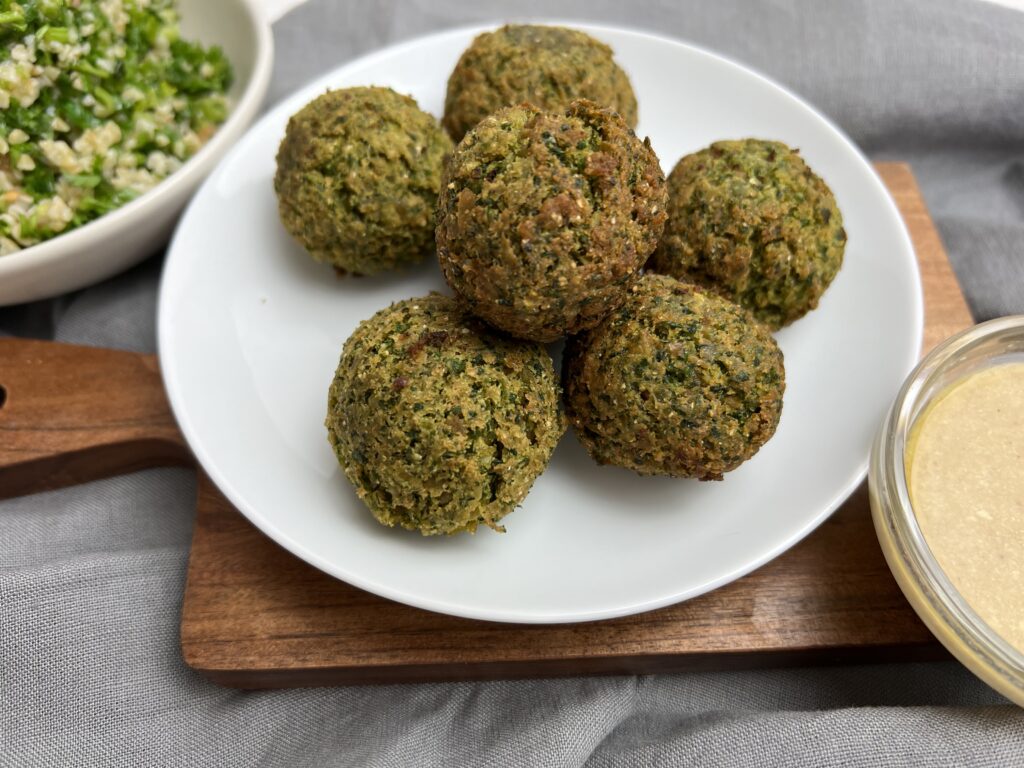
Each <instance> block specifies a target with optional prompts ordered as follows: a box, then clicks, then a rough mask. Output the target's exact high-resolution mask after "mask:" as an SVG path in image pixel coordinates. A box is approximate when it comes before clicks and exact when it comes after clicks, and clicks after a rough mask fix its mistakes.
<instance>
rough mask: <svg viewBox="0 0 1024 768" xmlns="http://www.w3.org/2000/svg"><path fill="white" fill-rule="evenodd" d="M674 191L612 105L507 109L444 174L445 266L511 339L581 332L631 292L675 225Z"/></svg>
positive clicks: (440, 238)
mask: <svg viewBox="0 0 1024 768" xmlns="http://www.w3.org/2000/svg"><path fill="white" fill-rule="evenodd" d="M665 194H666V192H665V178H664V175H663V174H662V172H661V166H660V165H659V164H658V158H657V156H655V154H654V151H653V150H652V149H651V145H650V142H649V141H642V142H641V141H640V140H639V139H637V138H636V136H635V135H634V134H633V131H632V130H631V129H630V128H629V127H628V126H627V125H626V124H625V123H624V122H622V118H620V117H619V116H618V115H616V114H615V113H614V112H612V111H611V110H608V109H604V108H601V107H599V106H597V105H596V104H594V103H593V102H591V101H575V102H573V103H572V104H571V105H569V107H568V108H567V109H565V110H564V111H562V112H541V111H540V110H538V109H537V108H535V107H533V106H531V105H529V104H522V105H520V106H517V107H508V108H506V109H502V110H499V111H498V112H496V113H495V114H493V115H491V116H490V117H487V118H485V119H484V120H483V121H482V122H481V123H480V124H479V125H478V126H477V127H476V128H474V129H473V130H472V131H470V132H469V133H467V134H466V136H465V138H464V139H463V140H462V141H461V142H460V143H459V145H458V146H457V147H456V149H455V152H454V153H452V157H451V160H450V161H449V162H448V164H447V166H446V167H445V175H444V179H443V182H442V189H441V194H440V196H439V198H438V217H437V219H438V223H437V248H438V258H439V260H440V262H441V269H442V270H443V271H444V276H445V278H446V279H447V280H448V284H449V285H450V286H451V287H452V289H453V290H455V291H456V292H457V293H458V295H459V296H460V297H461V298H462V299H463V300H465V302H466V303H467V304H468V305H469V308H470V310H471V311H472V312H473V313H474V314H476V315H477V316H479V317H481V318H483V319H484V320H486V321H487V322H488V323H490V324H491V325H493V326H495V327H496V328H500V329H501V330H503V331H506V332H507V333H510V334H512V335H513V336H518V337H521V338H525V339H532V340H534V341H545V342H546V341H553V340H555V339H557V338H560V337H561V336H565V335H566V334H570V333H577V332H579V331H581V330H584V329H585V328H590V327H592V326H594V325H596V324H597V323H598V322H600V320H601V318H603V317H604V316H605V315H606V314H607V313H608V312H609V311H611V310H612V309H613V308H614V307H616V306H617V305H618V304H619V303H620V302H621V301H622V300H623V298H624V297H625V289H626V288H627V287H628V286H629V284H630V282H631V281H632V280H634V279H635V276H636V273H637V270H639V269H640V267H641V266H642V265H643V263H644V262H645V261H646V260H647V257H648V256H649V255H650V253H651V252H652V251H653V250H654V247H655V245H656V244H657V242H658V236H659V235H660V234H661V230H662V227H663V226H664V224H665Z"/></svg>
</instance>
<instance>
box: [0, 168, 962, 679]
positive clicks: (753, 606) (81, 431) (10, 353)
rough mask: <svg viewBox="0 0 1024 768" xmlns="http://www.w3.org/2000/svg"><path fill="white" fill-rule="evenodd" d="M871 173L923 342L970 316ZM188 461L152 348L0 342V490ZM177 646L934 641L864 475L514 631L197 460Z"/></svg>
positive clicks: (484, 650)
mask: <svg viewBox="0 0 1024 768" xmlns="http://www.w3.org/2000/svg"><path fill="white" fill-rule="evenodd" d="M878 170H879V173H880V174H881V176H882V178H883V180H884V181H885V183H886V185H887V186H888V187H889V189H890V191H891V192H892V194H893V197H894V198H895V199H896V202H897V205H898V206H899V208H900V211H901V213H902V215H903V217H904V220H905V221H906V222H907V227H908V229H909V230H910V233H911V237H912V238H913V241H914V246H915V248H916V250H917V255H918V260H919V263H920V265H921V276H922V282H923V285H924V295H925V341H924V347H925V349H926V350H927V349H930V348H931V347H932V346H934V345H935V344H936V343H937V342H939V341H941V340H942V339H944V338H946V337H948V336H949V335H951V334H953V333H955V332H956V331H959V330H961V329H962V328H965V327H967V326H968V325H970V324H971V323H972V320H971V316H970V313H969V311H968V309H967V306H966V303H965V302H964V299H963V295H962V294H961V292H960V289H959V286H958V285H957V282H956V278H955V276H954V275H953V272H952V270H951V269H950V266H949V262H948V260H947V258H946V255H945V252H944V251H943V248H942V245H941V243H940V241H939V238H938V235H937V233H936V231H935V228H934V226H933V224H932V222H931V220H930V218H929V216H928V212H927V210H926V208H925V205H924V202H923V200H922V198H921V195H920V191H919V189H918V187H917V185H916V183H915V181H914V178H913V176H912V174H911V172H910V169H909V167H908V166H906V165H903V164H898V163H884V164H880V165H879V166H878ZM57 374H59V376H58V375H57ZM894 394H895V393H894ZM188 460H189V459H188V452H187V449H186V448H185V446H184V442H183V440H182V439H181V437H180V435H179V434H178V432H177V430H176V429H175V427H174V422H173V418H172V417H171V415H170V411H169V409H168V407H167V403H166V398H165V396H164V393H163V389H162V386H161V385H160V380H159V376H158V372H157V365H156V359H155V358H154V357H152V356H143V355H135V354H132V353H126V352H112V351H109V350H95V349H87V348H82V347H70V346H67V345H58V344H54V343H50V342H25V341H21V340H2V339H0V498H2V497H4V496H11V495H16V494H18V493H27V492H30V491H33V490H39V489H41V488H47V487H57V486H60V485H66V484H69V483H72V482H81V481H83V480H86V479H93V478H95V477H101V476H107V475H110V474H114V473H116V472H119V471H129V470H132V469H138V468H141V467H144V466H153V465H157V464H167V463H183V462H187V461H188ZM181 646H182V653H183V655H184V658H185V661H186V662H187V663H188V664H189V665H190V666H192V667H193V668H195V669H197V670H199V671H200V672H202V673H203V674H204V675H206V676H207V677H209V678H211V679H213V680H215V681H217V682H219V683H222V684H224V685H231V686H237V687H245V688H258V687H292V686H310V685H335V684H346V683H393V682H414V681H437V680H466V679H486V678H507V677H531V676H557V675H580V674H616V673H649V672H668V671H674V670H683V669H693V668H709V667H714V668H726V667H730V668H732V667H750V666H767V665H779V664H796V663H800V664H805V663H829V662H836V661H848V660H857V661H867V660H891V659H910V658H914V659H921V658H936V657H941V656H942V654H943V652H942V651H941V649H940V647H939V646H938V645H937V644H936V643H935V641H934V640H933V638H932V636H931V634H930V633H929V632H928V630H927V629H926V628H925V627H924V626H923V625H922V624H921V623H920V622H919V621H918V619H917V617H916V616H915V614H914V613H913V611H912V610H911V608H910V607H909V605H908V604H907V603H906V601H905V600H904V598H903V596H902V594H901V593H900V591H899V589H898V587H897V586H896V584H895V582H894V581H893V579H892V576H891V575H890V573H889V570H888V567H887V566H886V564H885V560H884V559H883V557H882V554H881V552H880V550H879V547H878V544H877V541H876V539H875V534H874V530H873V528H872V525H871V519H870V511H869V509H868V503H867V494H866V490H865V488H864V487H862V488H860V489H859V490H858V491H857V492H856V493H854V495H853V496H852V497H851V498H850V500H849V501H848V502H847V503H846V504H845V505H844V506H843V507H842V508H840V509H839V510H838V511H837V512H836V514H835V515H834V516H833V517H832V518H831V519H830V520H829V521H828V522H826V523H825V524H824V525H822V526H821V527H820V528H819V529H818V530H817V531H815V532H814V533H813V534H811V535H810V536H809V537H808V538H807V539H806V540H805V541H803V542H802V543H801V544H799V545H797V546H796V547H794V548H793V549H792V550H790V551H789V552H787V553H786V554H784V555H782V556H781V557H779V558H777V559H776V560H774V561H772V562H771V563H769V564H767V565H765V566H764V567H762V568H761V569H759V570H758V571H756V572H754V573H752V574H750V575H748V576H746V577H745V578H743V579H740V580H738V581H736V582H733V583H732V584H730V585H728V586H726V587H723V588H721V589H718V590H715V591H714V592H711V593H709V594H707V595H704V596H702V597H699V598H696V599H693V600H690V601H688V602H685V603H681V604H679V605H675V606H670V607H668V608H663V609H660V610H657V611H652V612H649V613H645V614H641V615H638V616H631V617H626V618H622V619H614V620H609V621H602V622H593V623H585V624H569V625H553V626H552V625H546V626H538V625H528V626H524V625H509V624H496V623H488V622H481V621H472V620H467V619H458V618H453V617H449V616H443V615H440V614H435V613H430V612H428V611H423V610H419V609H416V608H410V607H407V606H404V605H401V604H398V603H393V602H390V601H388V600H384V599H382V598H379V597H376V596H373V595H371V594H369V593H366V592H363V591H361V590H358V589H356V588H354V587H351V586H349V585H347V584H345V583H343V582H340V581H337V580H335V579H333V578H331V577H329V576H327V575H325V574H323V573H321V572H320V571H318V570H316V569H315V568H313V567H311V566H309V565H307V564H306V563H304V562H303V561H301V560H299V559H297V558H295V557H294V556H292V555H290V554H289V553H287V552H286V551H284V550H283V549H281V548H280V547H278V546H277V545H276V544H274V543H273V542H271V541H270V540H269V539H267V538H266V537H264V536H263V535H262V534H261V533H260V532H259V531H257V530H256V528H254V527H253V526H252V525H250V524H249V523H248V521H246V519H245V518H244V517H242V515H241V514H240V513H239V512H238V511H237V510H235V509H234V508H233V507H232V506H231V505H230V503H229V502H228V501H227V500H226V499H225V498H224V497H223V496H222V495H221V494H220V493H219V492H218V491H217V489H216V488H215V487H214V486H213V484H212V483H211V482H210V481H209V480H208V479H207V478H206V477H205V476H203V475H202V473H200V477H199V493H198V507H197V516H196V525H195V533H194V538H193V543H192V553H191V558H190V561H189V569H188V581H187V584H186V587H185V595H184V601H183V605H182V616H181Z"/></svg>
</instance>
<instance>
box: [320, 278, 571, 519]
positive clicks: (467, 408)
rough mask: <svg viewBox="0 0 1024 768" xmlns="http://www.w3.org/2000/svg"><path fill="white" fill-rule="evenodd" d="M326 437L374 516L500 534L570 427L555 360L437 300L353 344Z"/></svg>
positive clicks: (411, 308)
mask: <svg viewBox="0 0 1024 768" xmlns="http://www.w3.org/2000/svg"><path fill="white" fill-rule="evenodd" d="M326 425H327V433H328V438H329V440H330V442H331V445H332V446H333V447H334V451H335V454H336V455H337V457H338V461H339V463H340V464H341V466H342V468H343V469H344V471H345V474H346V475H347V476H348V479H349V480H350V481H351V482H352V484H353V485H354V486H355V489H356V492H357V493H358V495H359V497H360V498H361V499H362V500H363V501H364V502H365V503H366V506H367V507H369V508H370V511H371V512H372V513H373V515H374V516H375V517H376V518H377V520H379V521H380V522H381V523H382V524H384V525H387V526H395V525H398V526H401V527H403V528H408V529H411V530H418V531H420V532H421V533H422V534H424V535H432V534H452V533H458V532H460V531H470V532H472V531H474V530H475V529H476V528H477V526H478V525H486V526H490V527H491V528H495V529H498V530H503V529H502V528H501V526H500V525H499V521H500V520H501V519H502V518H503V517H504V516H505V515H507V514H508V513H509V512H511V511H512V510H513V509H514V508H515V507H516V506H517V505H518V504H519V503H521V502H522V501H523V499H524V498H525V496H526V494H527V492H528V491H529V490H530V487H531V486H532V485H533V482H534V480H535V479H536V478H537V477H538V476H539V475H540V473H541V472H543V471H544V468H545V467H546V466H547V464H548V461H549V460H550V458H551V453H552V452H553V451H554V449H555V445H556V444H557V443H558V440H559V438H560V437H561V436H562V433H563V432H564V431H565V420H564V416H563V415H562V413H561V412H560V410H559V387H558V380H557V378H556V375H555V372H554V368H553V366H552V363H551V358H550V357H549V356H548V354H547V352H546V351H545V350H544V348H543V347H541V346H540V345H538V344H531V343H527V342H521V341H516V340H513V339H508V338H505V337H503V336H500V335H499V334H496V333H494V332H493V331H492V330H490V329H489V328H488V327H487V326H486V325H484V324H483V323H481V322H480V321H479V320H477V319H476V318H474V317H472V316H470V315H468V314H467V313H466V311H465V309H464V308H463V307H462V306H461V305H460V304H459V303H457V302H456V301H455V300H454V299H451V298H448V297H446V296H440V295H437V294H432V295H430V296H426V297H424V298H419V299H407V300H405V301H400V302H398V303H396V304H392V305H391V306H390V307H388V308H387V309H383V310H381V311H380V312H378V313H377V314H376V315H374V316H373V317H372V318H370V319H369V320H366V321H364V322H363V323H361V324H360V325H359V327H358V328H357V329H356V330H355V332H354V333H353V334H352V335H351V336H350V337H349V339H348V341H346V342H345V347H344V351H343V352H342V355H341V360H340V362H339V363H338V369H337V372H336V374H335V377H334V382H333V383H332V384H331V387H330V392H329V395H328V409H327V421H326Z"/></svg>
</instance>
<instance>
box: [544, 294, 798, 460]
mask: <svg viewBox="0 0 1024 768" xmlns="http://www.w3.org/2000/svg"><path fill="white" fill-rule="evenodd" d="M563 379H564V386H565V402H566V412H567V415H568V417H569V421H570V423H571V424H572V425H573V427H574V428H575V429H576V434H577V436H578V437H579V439H580V442H582V443H583V445H584V446H585V447H586V449H587V451H588V452H589V453H590V455H591V456H592V457H593V458H594V459H595V460H596V461H597V462H598V463H600V464H614V465H617V466H620V467H626V468H627V469H632V470H634V471H636V472H638V473H640V474H641V475H671V476H673V477H696V478H699V479H701V480H720V479H722V474H723V473H725V472H729V471H730V470H733V469H735V468H736V467H738V466H739V465H740V464H741V463H743V462H744V461H746V460H747V459H749V458H750V457H751V456H753V455H754V454H755V453H756V452H757V451H758V450H759V449H760V447H761V446H762V445H764V443H765V442H766V441H767V440H768V439H769V438H770V437H771V436H772V435H773V434H774V433H775V428H776V427H777V426H778V423H779V417H780V415H781V412H782V396H783V393H784V391H785V370H784V368H783V359H782V352H781V351H780V350H779V348H778V346H777V345H776V343H775V340H774V339H773V338H772V336H771V334H770V333H769V332H768V329H767V328H766V327H765V326H763V325H762V324H761V323H758V322H756V321H755V320H754V319H753V318H752V317H751V316H750V314H749V313H748V312H747V311H746V310H744V309H743V308H741V307H739V306H737V305H736V304H733V303H732V302H730V301H727V300H725V299H723V298H721V297H719V296H717V295H715V294H713V293H710V292H707V291H704V290H703V289H701V288H699V287H697V286H694V285H692V284H688V283H683V282H680V281H678V280H675V279H673V278H671V277H666V276H663V275H653V274H647V275H644V276H643V277H642V278H641V279H640V280H639V281H638V282H637V284H636V285H635V286H633V288H632V289H631V290H630V292H629V297H628V298H627V299H626V301H625V302H624V303H623V304H622V306H620V307H619V308H618V309H617V310H615V311H614V312H613V313H612V314H611V315H609V317H608V318H607V319H606V320H605V321H604V322H603V323H601V325H599V326H598V327H597V328H594V329H593V330H591V331H589V332H587V333H584V334H581V335H580V336H576V337H573V338H571V339H570V340H569V342H568V344H567V345H566V349H565V357H564V359H563Z"/></svg>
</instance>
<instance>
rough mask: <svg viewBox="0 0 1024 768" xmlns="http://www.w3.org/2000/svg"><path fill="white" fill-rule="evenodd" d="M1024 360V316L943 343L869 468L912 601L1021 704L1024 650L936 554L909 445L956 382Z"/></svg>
mask: <svg viewBox="0 0 1024 768" xmlns="http://www.w3.org/2000/svg"><path fill="white" fill-rule="evenodd" d="M1022 361H1024V315H1015V316H1012V317H1002V318H999V319H996V320H990V321H989V322H986V323H981V324H980V325H976V326H974V327H973V328H970V329H968V330H966V331H963V332H962V333H959V334H957V335H955V336H953V337H952V338H950V339H948V340H946V341H945V342H943V343H942V344H940V345H939V346H937V347H936V348H935V349H934V350H932V352H930V353H929V354H928V355H927V356H926V357H925V358H924V359H923V360H922V361H921V363H920V364H919V365H918V366H917V368H915V369H914V370H913V372H911V374H910V376H909V377H908V378H907V380H906V382H905V383H904V384H903V387H902V389H900V391H899V394H898V395H897V396H896V400H895V402H894V403H893V405H892V407H891V408H890V409H889V413H888V414H887V416H886V417H885V420H884V421H883V422H882V427H881V429H880V430H879V432H878V436H877V437H876V439H875V443H874V445H873V447H872V450H871V462H870V465H869V470H868V490H869V495H870V499H871V510H872V516H873V518H874V522H875V530H876V532H877V533H878V540H879V542H880V543H881V545H882V551H883V552H884V553H885V559H886V560H887V561H888V563H889V567H890V568H891V569H892V572H893V575H894V576H895V577H896V581H897V583H899V585H900V588H901V589H902V590H903V593H904V594H905V595H906V597H907V599H908V600H909V601H910V604H911V605H912V606H913V607H914V610H915V611H917V614H918V616H920V617H921V619H922V621H924V623H925V624H926V625H927V626H928V628H929V629H930V630H931V631H932V633H934V634H935V636H936V637H937V638H938V639H939V641H940V642H941V643H942V644H943V645H944V646H945V647H946V648H947V649H948V650H949V651H950V653H952V654H953V655H954V656H955V657H956V658H957V659H958V660H960V662H962V663H963V664H964V665H965V666H966V667H967V668H968V669H970V670H971V671H972V672H973V673H974V674H975V675H977V676H978V677H980V678H981V679H982V680H984V681H985V682H986V683H988V685H990V686H991V687H992V688H994V689H995V690H997V691H999V693H1001V694H1003V695H1004V696H1006V697H1007V698H1008V699H1010V700H1011V701H1013V702H1015V703H1016V704H1018V705H1020V706H1024V653H1022V652H1021V651H1019V650H1017V649H1016V648H1014V647H1013V646H1011V645H1010V644H1009V643H1008V642H1007V641H1005V640H1004V639H1003V638H1002V637H1000V636H999V635H997V634H996V633H995V632H994V631H993V630H992V629H991V628H990V627H989V626H988V625H987V624H986V623H985V622H984V621H983V620H982V619H981V618H980V617H979V616H978V614H977V613H975V611H974V610H973V609H972V608H971V606H970V605H969V604H968V603H967V602H966V600H964V598H963V597H962V596H961V595H960V593H959V592H958V591H957V589H956V588H955V587H954V586H953V584H952V582H951V581H950V580H949V578H948V577H947V575H946V573H945V572H944V571H943V569H942V567H941V566H940V565H939V563H938V561H937V560H936V558H935V556H934V555H933V554H932V551H931V549H930V548H929V546H928V543H927V541H926V540H925V538H924V535H923V534H922V532H921V528H920V527H919V525H918V520H917V517H916V515H915V513H914V509H913V507H912V505H911V502H910V493H909V491H908V488H907V472H906V460H907V453H906V451H907V444H908V439H909V437H910V434H911V430H912V429H913V427H914V423H915V421H916V420H917V418H918V416H920V414H921V413H923V412H924V410H925V409H926V408H927V407H928V405H929V404H930V403H931V402H933V401H934V400H935V398H936V397H937V396H939V395H940V394H942V393H943V392H945V391H946V390H947V388H948V387H950V386H951V385H953V384H954V383H956V382H957V381H960V380H962V379H963V378H964V377H966V376H968V375H970V374H972V373H975V372H977V371H980V370H982V369H984V368H988V367H991V366H994V365H999V364H1001V363H1006V362H1022ZM1022 471H1024V468H1022Z"/></svg>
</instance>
